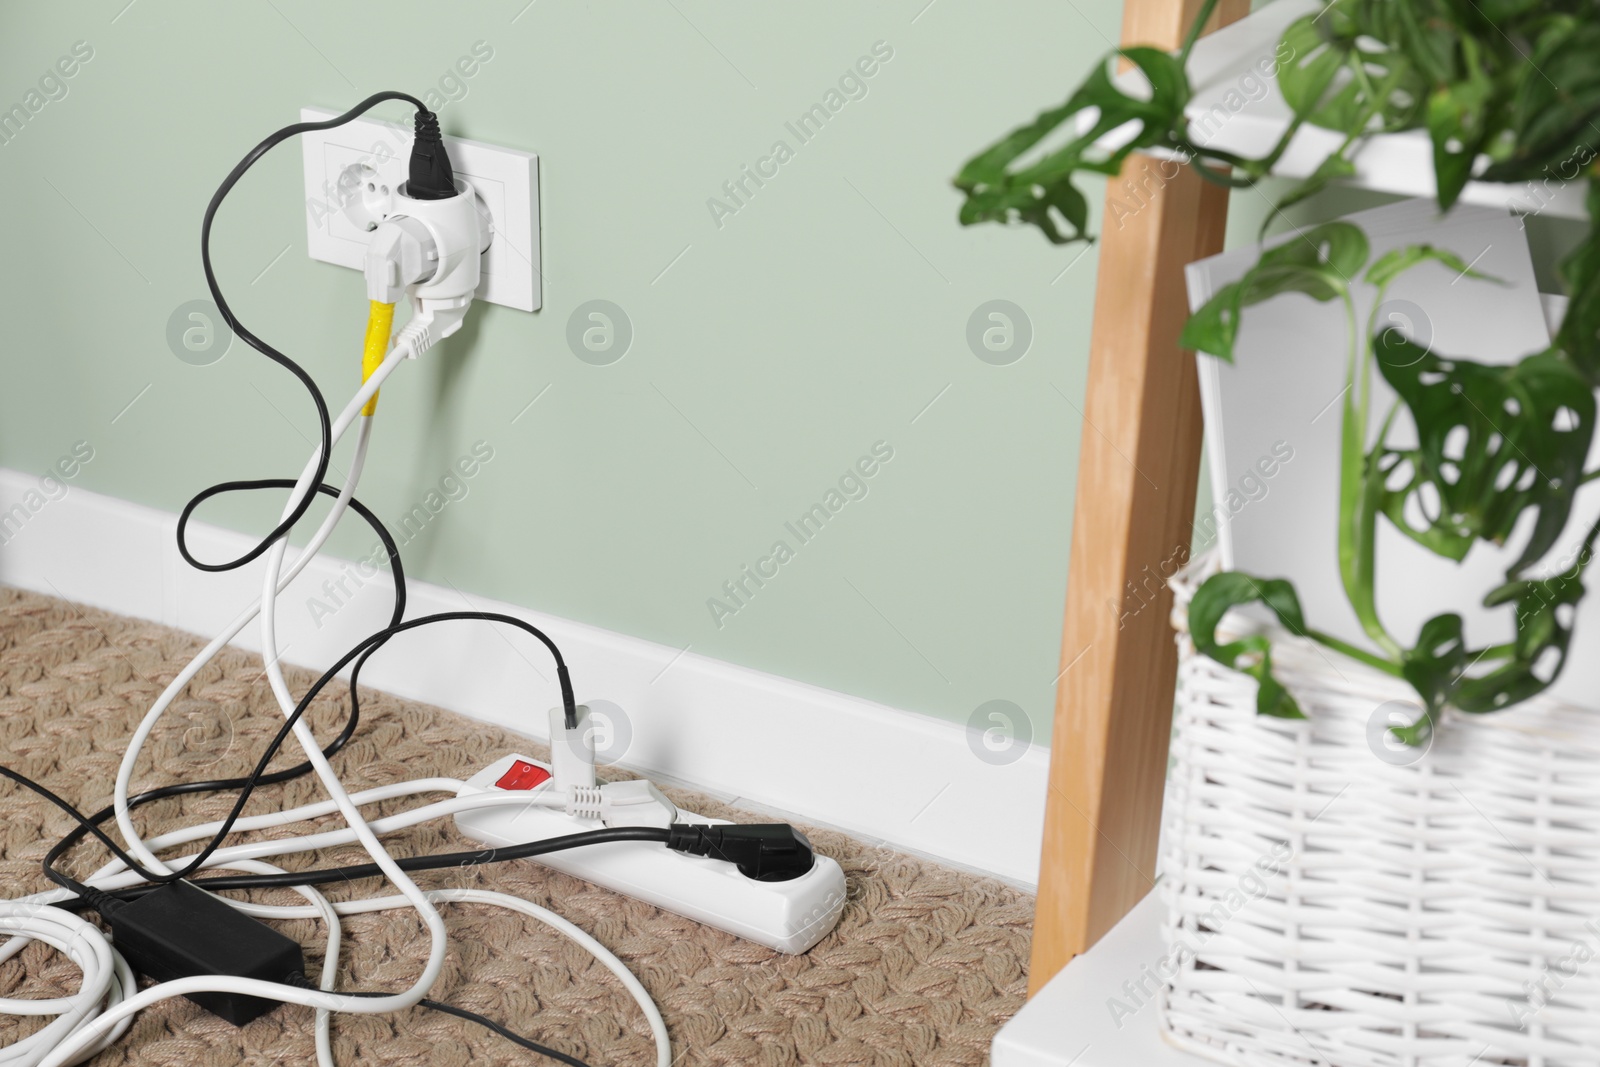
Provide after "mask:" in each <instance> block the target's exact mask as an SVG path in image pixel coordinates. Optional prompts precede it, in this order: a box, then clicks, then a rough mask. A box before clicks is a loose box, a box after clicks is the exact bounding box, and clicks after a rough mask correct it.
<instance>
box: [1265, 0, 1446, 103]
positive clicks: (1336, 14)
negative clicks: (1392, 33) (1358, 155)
mask: <svg viewBox="0 0 1600 1067" xmlns="http://www.w3.org/2000/svg"><path fill="white" fill-rule="evenodd" d="M1347 6H1348V5H1344V4H1333V5H1331V6H1329V7H1328V8H1327V9H1326V10H1324V11H1322V12H1319V13H1318V14H1315V15H1307V16H1305V17H1304V18H1301V19H1297V20H1296V21H1294V22H1292V23H1290V24H1289V27H1288V29H1286V30H1285V31H1284V34H1283V42H1282V51H1283V52H1285V53H1287V54H1288V55H1289V56H1291V57H1292V58H1290V59H1289V61H1288V62H1286V63H1285V64H1283V66H1282V67H1281V68H1280V69H1279V71H1278V86H1279V88H1281V89H1282V90H1283V99H1284V102H1285V103H1287V104H1288V105H1289V109H1290V110H1291V111H1292V112H1293V113H1294V115H1295V117H1296V118H1299V119H1303V120H1305V121H1307V122H1310V123H1312V124H1313V125H1317V126H1321V127H1323V128H1324V129H1330V130H1337V131H1339V132H1341V133H1352V134H1357V135H1359V134H1364V133H1368V132H1383V131H1389V130H1399V129H1405V128H1407V127H1409V126H1412V125H1414V124H1415V123H1416V121H1417V118H1418V115H1419V113H1420V109H1421V104H1422V99H1423V93H1424V92H1425V85H1424V82H1423V79H1422V77H1421V76H1420V75H1419V74H1418V73H1417V71H1416V69H1415V67H1414V66H1413V65H1412V63H1411V61H1410V59H1409V58H1408V57H1407V55H1406V53H1405V52H1403V51H1400V50H1398V49H1394V48H1390V47H1388V46H1387V45H1385V44H1383V43H1382V41H1383V38H1380V37H1375V36H1373V35H1372V34H1370V33H1368V32H1366V31H1365V29H1364V27H1363V25H1362V21H1361V20H1360V19H1358V18H1356V17H1353V16H1352V13H1351V12H1350V11H1348V10H1347Z"/></svg>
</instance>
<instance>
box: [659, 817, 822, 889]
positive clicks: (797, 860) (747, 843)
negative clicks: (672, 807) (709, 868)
mask: <svg viewBox="0 0 1600 1067" xmlns="http://www.w3.org/2000/svg"><path fill="white" fill-rule="evenodd" d="M667 847H668V848H670V849H675V850H677V851H679V852H687V853H690V854H691V855H695V856H712V857H715V858H716V859H719V860H727V861H728V862H729V863H732V864H735V865H737V866H738V868H739V873H740V874H742V875H744V876H745V877H746V878H754V879H755V880H756V881H758V882H787V881H789V879H791V878H799V877H800V876H801V875H802V874H805V873H806V872H807V871H809V870H810V869H811V867H812V865H813V864H814V863H815V862H816V856H815V854H814V853H813V851H812V848H811V842H810V841H809V840H807V839H806V835H805V834H803V833H801V832H800V831H799V830H796V829H795V828H794V827H792V826H790V825H789V824H788V823H783V822H768V823H733V824H728V825H716V826H705V825H700V824H696V823H682V822H680V823H673V824H672V828H671V836H669V837H668V838H667Z"/></svg>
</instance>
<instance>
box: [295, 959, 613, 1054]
mask: <svg viewBox="0 0 1600 1067" xmlns="http://www.w3.org/2000/svg"><path fill="white" fill-rule="evenodd" d="M284 984H285V985H292V986H297V987H299V988H301V989H315V990H317V991H318V992H328V990H324V989H322V988H321V987H320V986H318V985H316V984H315V983H313V982H312V981H311V979H309V978H307V977H306V976H305V975H303V974H291V975H290V976H289V977H288V978H286V979H284ZM337 992H338V994H339V995H340V996H342V997H387V996H392V995H393V994H391V993H376V992H365V991H359V992H357V991H350V992H347V991H345V990H342V989H341V990H338V991H337ZM417 1004H418V1006H420V1007H424V1008H431V1009H433V1010H434V1011H439V1012H443V1013H444V1014H446V1015H454V1016H455V1017H456V1018H458V1019H466V1020H467V1021H468V1022H474V1023H477V1024H478V1025H479V1026H482V1027H486V1028H487V1029H489V1030H493V1031H494V1032H495V1033H497V1034H499V1035H500V1036H501V1037H503V1038H505V1039H506V1040H507V1041H512V1042H515V1043H516V1044H518V1045H521V1046H522V1047H523V1048H525V1049H527V1050H529V1051H530V1052H537V1053H538V1054H539V1055H541V1056H548V1057H550V1058H551V1059H553V1060H555V1061H556V1062H557V1063H564V1064H567V1067H589V1065H588V1064H587V1063H585V1062H583V1061H582V1060H580V1059H578V1058H577V1057H576V1056H569V1055H568V1054H567V1053H565V1052H560V1051H557V1050H556V1049H553V1048H549V1047H548V1046H545V1045H541V1044H539V1042H537V1041H535V1040H533V1039H532V1038H528V1037H523V1036H522V1035H521V1034H519V1033H516V1032H515V1031H513V1030H509V1029H507V1028H506V1027H504V1026H501V1025H500V1024H499V1023H497V1022H495V1021H494V1020H493V1019H489V1018H485V1017H484V1016H482V1015H479V1014H478V1013H477V1012H475V1011H468V1010H467V1009H466V1008H458V1007H456V1006H455V1005H454V1004H444V1003H441V1002H440V1001H437V1000H429V999H428V998H426V997H424V998H423V999H421V1000H419V1001H417Z"/></svg>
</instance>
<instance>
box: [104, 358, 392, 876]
mask: <svg viewBox="0 0 1600 1067" xmlns="http://www.w3.org/2000/svg"><path fill="white" fill-rule="evenodd" d="M408 351H409V349H408V348H406V347H403V346H399V345H397V346H395V348H394V349H392V350H391V351H390V352H389V355H388V356H387V357H386V358H385V359H384V361H383V363H382V364H381V365H380V366H379V367H378V369H377V370H376V371H374V372H373V374H372V376H371V377H370V378H368V379H367V380H366V381H365V382H364V383H362V386H361V388H360V389H359V390H357V392H356V395H355V398H354V399H353V400H351V402H350V403H349V404H348V405H346V406H345V409H344V410H343V411H342V412H340V413H339V418H338V421H336V422H335V423H334V424H333V427H332V433H331V435H330V441H332V442H333V443H337V442H338V441H339V440H340V438H342V437H343V436H344V433H345V431H346V430H348V429H349V427H350V424H351V422H353V421H354V420H355V418H356V416H357V415H358V414H359V413H360V411H361V408H362V407H363V406H364V405H365V404H366V402H367V401H368V400H369V399H371V397H372V394H374V393H376V392H377V391H378V387H379V386H381V385H382V384H383V382H384V380H385V379H387V378H388V376H389V375H390V374H392V373H393V372H394V371H395V369H396V368H398V367H399V366H400V363H401V361H402V360H403V359H404V357H405V355H406V353H407V352H408ZM317 451H318V452H319V453H320V451H321V449H320V448H319V449H318V450H317ZM316 461H317V456H316V455H313V457H312V460H311V463H310V464H308V465H307V469H306V470H305V471H304V472H302V473H301V475H300V478H299V480H298V481H297V482H296V486H297V488H299V487H304V486H305V485H306V484H307V483H309V482H310V480H311V477H312V475H314V474H315V473H316ZM352 491H353V490H352ZM344 496H346V494H344V493H341V497H344ZM343 515H344V508H343V507H340V506H339V501H335V504H334V508H333V509H332V510H331V511H329V512H328V515H327V517H326V518H325V519H323V520H322V525H321V526H320V527H319V528H318V529H317V532H316V534H315V535H314V536H313V537H312V539H311V541H310V543H309V544H307V545H306V548H305V551H304V552H302V553H300V555H299V556H298V557H297V558H296V560H295V562H294V565H293V566H292V567H291V568H290V569H289V573H288V574H287V575H286V576H285V577H284V579H283V581H282V582H281V583H280V585H279V589H280V590H281V589H282V587H283V586H285V585H287V584H288V583H289V582H290V581H292V580H293V579H294V578H295V576H296V575H298V574H299V573H300V571H301V570H303V569H304V568H305V566H306V565H307V564H309V563H310V562H311V560H312V559H313V558H314V557H315V556H316V554H317V552H318V551H319V550H320V549H321V548H322V545H323V542H325V541H327V539H328V537H329V535H331V534H332V533H333V527H334V525H335V524H336V523H337V522H338V520H339V519H340V518H341V517H343ZM277 591H278V590H274V592H275V593H276V592H277ZM260 610H261V603H260V601H257V602H256V603H254V604H252V605H251V606H250V607H249V608H246V609H245V610H244V611H242V612H240V613H239V615H238V616H237V617H236V618H235V619H234V620H233V622H231V623H229V624H228V628H227V629H226V630H224V631H223V632H222V633H221V634H218V635H217V636H216V638H214V639H213V640H212V642H211V643H210V644H209V645H207V646H206V647H205V648H203V649H201V650H200V653H199V654H198V655H196V656H195V658H194V659H192V660H190V661H189V663H188V665H187V666H185V667H184V669H183V670H182V671H180V672H178V676H177V677H176V678H174V679H173V680H172V682H171V684H169V685H168V686H167V688H166V689H165V690H163V691H162V693H161V695H160V696H159V697H157V698H156V702H155V703H154V704H152V705H151V706H150V710H149V711H148V712H146V713H145V717H144V719H143V720H142V721H141V722H140V723H139V725H138V727H137V728H135V730H134V732H133V737H132V739H131V740H130V741H129V742H128V751H127V752H126V754H124V756H123V757H122V764H121V766H119V767H118V768H117V779H116V783H115V786H114V789H113V793H112V803H113V805H114V807H115V808H116V816H117V827H118V829H120V830H121V831H122V836H123V837H124V838H125V839H126V840H127V842H128V851H129V852H130V853H132V854H133V856H134V857H135V858H137V859H138V860H139V861H140V862H141V863H146V864H148V863H152V862H159V861H156V860H155V857H153V856H150V855H149V854H148V853H146V852H145V851H143V849H144V843H143V841H141V840H140V838H139V831H138V828H137V827H135V826H134V824H133V816H132V811H131V809H130V808H129V806H128V792H129V789H130V787H131V783H132V780H133V770H134V767H135V766H136V764H137V762H138V758H139V752H140V750H141V749H142V748H143V747H144V743H145V741H146V740H147V739H148V738H149V736H150V732H151V731H152V730H153V729H155V725H156V723H157V721H159V720H160V718H161V716H162V714H163V713H164V712H165V711H166V710H167V708H168V706H169V705H171V703H172V701H173V700H175V699H176V698H177V696H178V694H179V693H181V692H183V690H184V688H185V687H186V686H188V684H189V683H190V682H191V681H192V680H193V679H194V676H195V675H196V674H198V673H199V671H200V668H202V667H203V666H205V665H206V664H207V663H208V662H210V661H211V660H212V659H213V658H214V657H215V656H216V654H217V653H218V652H220V651H221V650H222V648H223V647H224V646H225V645H226V644H227V643H228V642H229V641H231V640H233V638H234V637H236V636H237V635H238V633H239V631H241V630H243V629H244V628H245V626H247V625H249V623H250V620H252V619H254V618H255V617H256V614H257V612H259V611H260Z"/></svg>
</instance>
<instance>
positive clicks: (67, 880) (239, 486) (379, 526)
mask: <svg viewBox="0 0 1600 1067" xmlns="http://www.w3.org/2000/svg"><path fill="white" fill-rule="evenodd" d="M293 485H294V482H293V481H291V480H290V479H287V478H264V479H260V480H258V481H239V482H224V483H222V485H220V486H213V487H212V488H211V489H208V490H206V493H207V494H210V493H213V492H218V491H220V492H231V491H235V490H237V491H241V492H244V491H252V490H259V489H284V488H289V487H292V486H293ZM317 492H318V493H321V494H322V495H324V496H330V497H334V498H337V497H338V495H339V490H337V489H335V488H334V487H333V486H330V485H319V486H317ZM315 495H316V494H308V495H307V499H311V498H312V497H314V496H315ZM350 510H351V511H353V512H355V513H356V514H357V515H359V516H360V517H361V518H362V520H363V521H365V522H366V524H367V525H368V526H370V527H372V529H373V531H374V532H375V533H376V534H377V535H378V539H379V540H380V541H381V542H382V543H383V550H384V553H385V554H386V555H387V556H388V558H389V571H390V574H391V576H392V578H393V581H394V607H393V608H392V609H391V610H390V612H389V624H390V625H391V626H393V625H394V624H395V623H398V622H399V621H400V620H401V619H402V618H404V616H405V612H406V574H405V567H404V566H403V565H402V564H401V562H400V546H399V545H397V544H396V543H395V540H394V537H393V535H391V534H390V533H389V530H388V528H387V527H385V526H384V525H383V522H382V521H381V520H380V519H379V518H378V517H377V516H376V515H375V514H373V513H372V510H371V509H370V508H368V507H367V506H366V505H365V504H363V503H361V501H359V500H357V499H356V498H355V497H351V498H350ZM371 651H376V648H373V649H372V650H371ZM367 655H370V652H369V653H367V654H365V655H363V656H362V657H361V658H360V660H359V661H357V663H356V665H355V667H354V668H353V669H352V670H351V672H350V716H349V718H348V719H347V720H346V721H345V724H344V728H343V729H341V730H340V731H339V734H338V736H336V737H335V738H334V739H333V740H332V741H330V742H329V743H328V745H327V746H326V747H325V748H323V750H322V754H323V755H324V756H326V757H330V758H331V757H332V756H333V755H334V754H335V753H337V752H338V751H339V750H340V749H342V748H344V746H345V745H346V744H348V743H349V741H350V738H351V737H352V736H354V735H355V732H356V727H357V725H358V724H359V723H360V721H361V701H360V698H359V696H358V695H357V692H356V683H357V681H358V680H359V679H360V677H361V668H362V666H363V665H364V664H365V663H366V661H367ZM287 737H288V733H287V732H286V731H280V732H279V734H278V736H277V737H275V738H273V740H272V743H271V744H270V745H268V746H267V748H266V751H265V753H264V754H263V755H262V757H261V761H260V763H258V764H257V767H256V771H257V773H256V774H254V775H247V776H246V777H243V778H220V779H215V780H212V781H202V782H179V783H177V784H175V785H167V786H162V787H160V788H159V789H152V790H149V791H148V792H145V793H140V794H138V795H137V796H134V797H130V798H129V799H128V806H129V807H130V808H131V807H139V806H142V805H144V804H149V803H153V802H154V801H157V800H162V799H164V798H166V797H172V796H182V795H186V794H189V793H214V792H221V791H224V790H228V789H244V790H247V794H246V795H248V793H249V792H253V791H254V790H255V789H256V787H257V786H263V785H276V784H278V783H279V782H287V781H289V780H291V779H293V778H298V777H300V776H301V775H303V774H307V773H309V772H310V771H311V764H310V763H308V762H304V763H297V764H295V765H294V766H293V767H289V768H286V769H284V770H281V771H272V772H267V771H266V769H265V768H266V766H267V764H268V763H270V762H272V759H273V758H274V757H275V756H276V755H277V754H278V750H279V749H280V748H282V747H283V743H284V740H285V739H286V738H287ZM0 777H5V778H9V779H11V780H12V781H14V782H16V783H18V784H19V785H22V786H26V787H27V788H29V789H31V790H33V791H34V792H35V793H38V794H39V795H40V796H42V797H44V798H45V799H46V800H48V801H50V802H51V803H52V804H54V805H56V806H57V807H58V808H60V809H61V810H63V811H65V812H66V813H67V814H68V815H71V816H72V817H73V818H74V819H75V820H77V822H78V825H77V826H75V827H73V829H72V830H70V831H69V832H68V833H67V835H66V836H65V837H63V838H62V839H61V840H60V841H58V842H57V843H56V844H55V846H54V847H52V848H51V849H50V851H49V852H47V853H45V857H44V873H45V877H47V878H49V879H50V880H51V881H52V882H55V883H56V884H57V885H59V886H61V887H63V888H65V889H70V890H72V891H73V892H74V893H77V894H78V895H79V896H83V895H84V892H85V890H86V889H87V887H86V886H84V885H83V884H82V883H81V882H79V881H77V880H76V879H74V878H72V877H70V876H69V875H67V874H66V873H64V872H63V871H61V870H59V869H58V868H57V867H56V863H57V862H58V861H59V860H60V858H61V857H62V856H63V855H64V854H65V853H66V852H67V850H68V849H70V848H72V847H73V846H74V845H76V844H77V843H78V842H79V841H81V840H83V838H84V837H85V836H86V835H88V834H93V835H94V836H95V837H96V838H97V839H98V840H99V841H100V843H101V844H103V845H105V846H106V848H108V849H109V850H110V851H111V854H112V855H114V856H115V857H116V858H117V859H119V860H121V861H122V862H123V863H125V864H127V865H128V868H129V870H132V871H136V872H137V873H138V874H139V876H140V877H141V878H146V879H148V880H150V881H159V880H161V879H160V877H159V876H153V875H152V874H151V873H150V872H149V871H147V870H145V869H144V867H143V866H142V865H141V864H140V863H139V862H138V861H137V860H135V859H134V858H133V857H132V856H130V855H128V853H127V852H125V851H124V850H123V849H122V847H121V846H120V845H118V844H117V843H116V842H115V841H114V840H112V839H111V838H110V837H109V836H108V835H107V834H106V833H105V832H104V831H103V830H101V829H100V824H101V823H103V822H105V821H106V820H107V819H109V818H111V816H113V815H115V814H116V808H115V807H113V806H108V807H105V808H102V809H101V810H100V811H97V812H95V813H94V814H93V815H89V816H85V815H84V814H83V813H82V812H80V811H79V810H78V809H77V808H76V807H75V806H73V805H72V804H70V803H68V802H67V801H65V800H63V799H62V798H61V797H58V796H56V795H55V794H54V793H52V792H51V791H50V790H48V789H45V788H44V787H43V786H41V785H39V784H38V783H37V782H34V781H32V780H31V779H29V778H27V777H26V776H25V775H21V774H18V773H17V772H16V771H13V770H11V769H9V768H7V767H0Z"/></svg>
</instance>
